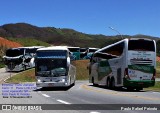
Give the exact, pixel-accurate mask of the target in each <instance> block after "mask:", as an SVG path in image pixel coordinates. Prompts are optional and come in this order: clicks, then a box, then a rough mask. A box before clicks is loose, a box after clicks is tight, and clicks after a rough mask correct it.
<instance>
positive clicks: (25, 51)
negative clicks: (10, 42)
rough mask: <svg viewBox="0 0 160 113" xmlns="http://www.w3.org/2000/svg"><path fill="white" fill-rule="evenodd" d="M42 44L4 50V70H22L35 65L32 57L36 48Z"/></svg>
mask: <svg viewBox="0 0 160 113" xmlns="http://www.w3.org/2000/svg"><path fill="white" fill-rule="evenodd" d="M41 47H42V46H32V47H18V48H11V49H8V50H7V51H6V56H3V59H4V61H5V65H6V71H22V70H26V69H29V68H33V67H34V66H35V62H34V57H35V53H36V50H37V49H38V48H41Z"/></svg>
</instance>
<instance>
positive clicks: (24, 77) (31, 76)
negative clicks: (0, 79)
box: [6, 69, 36, 83]
mask: <svg viewBox="0 0 160 113" xmlns="http://www.w3.org/2000/svg"><path fill="white" fill-rule="evenodd" d="M35 81H36V79H35V69H29V70H26V71H24V72H20V73H19V74H17V75H14V76H13V77H11V78H9V79H7V81H6V82H9V83H21V82H35Z"/></svg>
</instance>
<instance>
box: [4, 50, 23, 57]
mask: <svg viewBox="0 0 160 113" xmlns="http://www.w3.org/2000/svg"><path fill="white" fill-rule="evenodd" d="M23 54H24V49H8V50H7V51H6V56H8V57H16V56H20V55H23Z"/></svg>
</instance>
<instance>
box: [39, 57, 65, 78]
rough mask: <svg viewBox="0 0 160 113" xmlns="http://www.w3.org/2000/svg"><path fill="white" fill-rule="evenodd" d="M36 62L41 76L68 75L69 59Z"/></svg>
mask: <svg viewBox="0 0 160 113" xmlns="http://www.w3.org/2000/svg"><path fill="white" fill-rule="evenodd" d="M36 62H37V66H36V68H37V73H38V75H39V76H53V75H54V76H58V75H63V76H65V75H66V70H67V59H37V61H36Z"/></svg>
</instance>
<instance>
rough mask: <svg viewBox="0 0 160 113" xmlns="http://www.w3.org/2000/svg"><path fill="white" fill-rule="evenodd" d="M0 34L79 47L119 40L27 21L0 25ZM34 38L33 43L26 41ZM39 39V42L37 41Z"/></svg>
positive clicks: (98, 45)
mask: <svg viewBox="0 0 160 113" xmlns="http://www.w3.org/2000/svg"><path fill="white" fill-rule="evenodd" d="M0 36H2V37H6V38H8V37H11V38H9V39H11V40H14V41H18V42H21V43H22V44H24V45H25V46H26V45H27V46H29V45H34V43H35V44H37V45H41V44H42V42H45V44H42V45H48V44H47V43H49V44H52V45H69V46H79V47H99V48H101V47H104V46H107V45H108V44H111V43H113V42H116V41H118V40H121V37H120V36H119V35H116V36H105V35H101V34H97V35H92V34H85V33H81V32H78V31H75V30H73V29H67V28H64V29H60V28H55V27H37V26H34V25H30V24H27V23H16V24H5V25H2V26H0ZM123 37H124V38H131V37H133V38H151V39H155V40H159V38H158V37H152V36H146V35H141V34H140V35H134V36H129V35H123ZM28 40H34V41H33V43H30V44H29V43H28V42H32V41H28ZM38 41H41V42H38Z"/></svg>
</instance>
